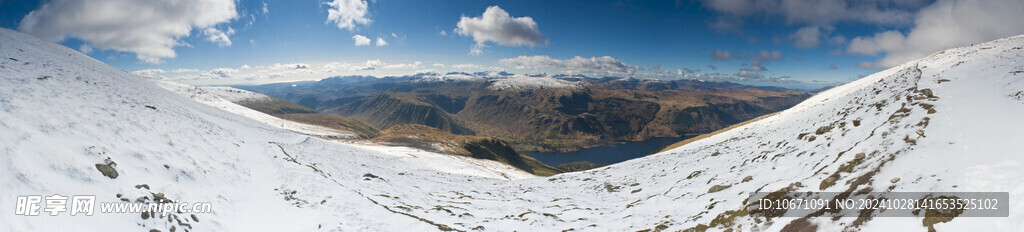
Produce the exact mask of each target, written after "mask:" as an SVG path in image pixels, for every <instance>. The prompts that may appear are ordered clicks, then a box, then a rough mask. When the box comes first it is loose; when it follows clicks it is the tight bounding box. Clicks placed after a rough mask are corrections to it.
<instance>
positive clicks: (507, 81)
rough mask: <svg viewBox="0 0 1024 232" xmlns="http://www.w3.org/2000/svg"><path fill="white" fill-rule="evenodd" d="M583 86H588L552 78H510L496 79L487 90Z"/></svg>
mask: <svg viewBox="0 0 1024 232" xmlns="http://www.w3.org/2000/svg"><path fill="white" fill-rule="evenodd" d="M583 86H586V84H585V83H584V82H582V81H567V80H562V79H556V78H551V77H529V76H512V77H508V78H502V79H495V80H493V81H492V82H491V83H490V85H489V86H487V88H488V89H491V90H498V91H501V90H510V91H516V90H531V89H543V88H568V89H579V88H582V87H583Z"/></svg>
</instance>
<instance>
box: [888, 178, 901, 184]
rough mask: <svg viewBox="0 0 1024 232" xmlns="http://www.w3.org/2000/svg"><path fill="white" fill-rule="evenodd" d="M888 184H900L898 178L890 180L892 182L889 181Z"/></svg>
mask: <svg viewBox="0 0 1024 232" xmlns="http://www.w3.org/2000/svg"><path fill="white" fill-rule="evenodd" d="M889 182H890V183H893V184H895V183H896V182H900V178H899V177H895V178H892V180H889Z"/></svg>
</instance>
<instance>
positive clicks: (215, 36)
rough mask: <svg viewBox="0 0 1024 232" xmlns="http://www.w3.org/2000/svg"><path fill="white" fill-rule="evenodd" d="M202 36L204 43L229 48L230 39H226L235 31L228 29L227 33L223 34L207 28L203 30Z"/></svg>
mask: <svg viewBox="0 0 1024 232" xmlns="http://www.w3.org/2000/svg"><path fill="white" fill-rule="evenodd" d="M203 34H205V35H206V41H210V42H214V43H217V46H221V47H227V46H231V38H228V36H230V35H233V34H235V29H232V28H231V27H228V31H227V32H225V31H221V30H218V29H217V28H213V27H209V28H206V30H203Z"/></svg>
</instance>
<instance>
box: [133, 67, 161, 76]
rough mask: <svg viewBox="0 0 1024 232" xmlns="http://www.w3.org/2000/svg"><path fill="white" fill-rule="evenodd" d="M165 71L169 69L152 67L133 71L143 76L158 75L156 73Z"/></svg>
mask: <svg viewBox="0 0 1024 232" xmlns="http://www.w3.org/2000/svg"><path fill="white" fill-rule="evenodd" d="M165 72H167V71H164V70H163V69H158V68H151V69H143V70H136V71H134V72H132V74H135V75H139V76H143V77H156V74H160V73H165Z"/></svg>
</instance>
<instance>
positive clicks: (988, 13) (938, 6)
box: [847, 0, 1024, 68]
mask: <svg viewBox="0 0 1024 232" xmlns="http://www.w3.org/2000/svg"><path fill="white" fill-rule="evenodd" d="M1021 12H1024V1H1020V0H998V1H996V0H953V1H939V2H936V3H934V4H932V5H930V6H928V7H926V8H924V9H921V11H920V13H918V15H917V17H916V18H915V19H914V26H913V27H912V28H911V29H910V30H909V32H907V33H906V34H904V33H903V32H900V31H896V30H890V31H884V32H879V33H877V34H875V35H873V36H870V37H857V38H854V39H853V40H851V41H850V45H849V46H848V47H847V52H849V53H854V54H864V55H879V54H881V53H884V57H882V58H881V59H880V60H878V61H876V62H870V63H863V64H861V66H862V67H875V68H885V67H892V66H896V65H899V64H902V63H905V62H907V61H910V60H913V59H917V58H921V57H924V56H926V55H928V54H931V53H933V52H937V51H940V50H942V49H947V48H951V47H956V46H965V45H970V44H972V43H980V42H986V41H989V40H994V39H998V38H1002V37H1007V36H1012V35H1017V34H1021V33H1024V24H1021V23H1017V22H1024V13H1021Z"/></svg>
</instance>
